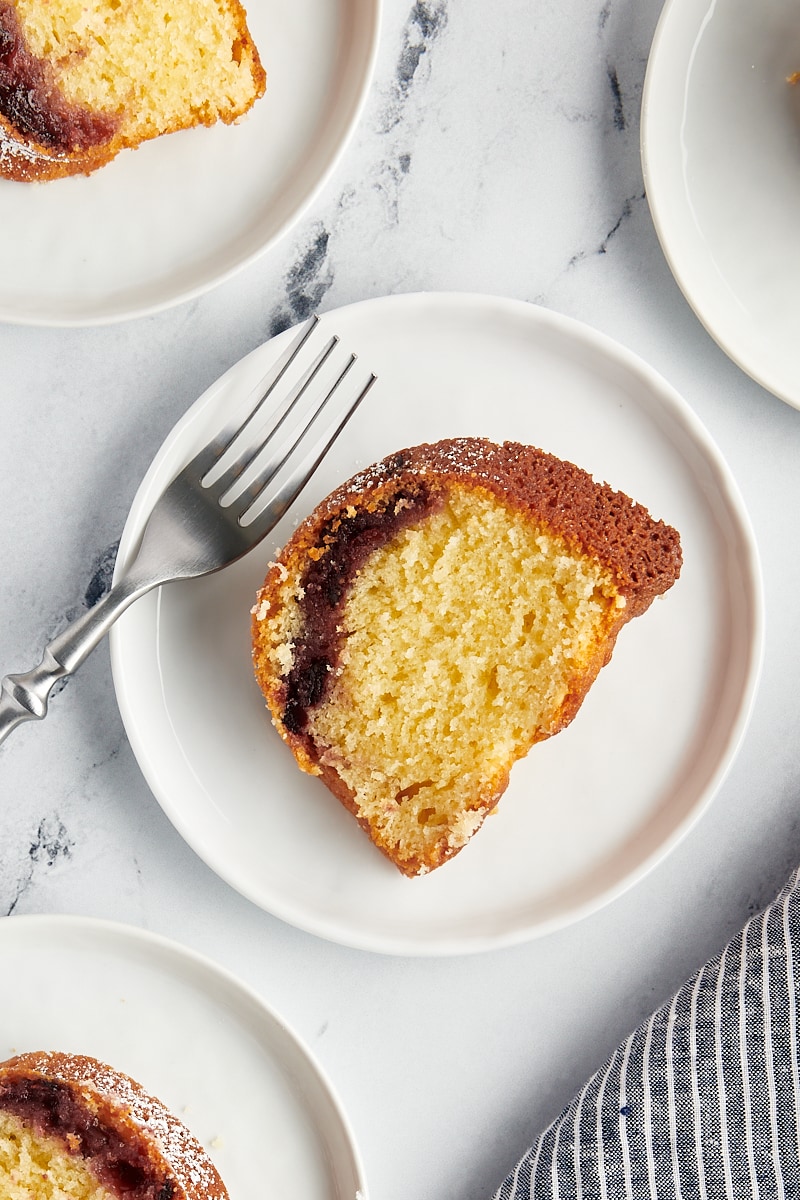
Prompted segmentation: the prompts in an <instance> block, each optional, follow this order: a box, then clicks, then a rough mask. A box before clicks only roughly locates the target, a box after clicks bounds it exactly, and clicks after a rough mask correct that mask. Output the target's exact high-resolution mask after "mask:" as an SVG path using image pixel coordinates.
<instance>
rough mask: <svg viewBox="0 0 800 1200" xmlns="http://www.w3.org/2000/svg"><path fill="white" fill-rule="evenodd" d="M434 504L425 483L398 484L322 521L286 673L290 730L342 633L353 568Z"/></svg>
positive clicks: (319, 689) (316, 693)
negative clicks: (385, 495) (367, 503)
mask: <svg viewBox="0 0 800 1200" xmlns="http://www.w3.org/2000/svg"><path fill="white" fill-rule="evenodd" d="M440 504H441V499H440V498H439V497H438V496H436V495H435V494H431V491H430V489H429V488H427V487H425V485H421V486H420V487H419V488H417V489H415V490H414V491H411V490H409V489H399V490H398V491H397V492H395V493H394V494H393V495H392V496H391V497H389V499H388V501H386V502H385V503H384V504H383V505H382V506H381V507H380V508H378V509H376V510H375V511H372V512H370V511H369V510H367V509H356V511H355V514H354V515H353V516H348V515H347V514H346V513H342V514H339V515H338V516H336V517H332V518H331V519H330V520H329V521H328V522H326V524H325V525H324V526H323V527H322V530H321V531H320V535H319V538H318V542H317V544H318V545H319V546H320V547H326V550H325V553H324V554H322V555H321V557H320V558H319V559H318V560H317V561H316V562H314V561H311V560H309V565H308V567H307V568H306V570H305V572H304V574H303V578H302V580H301V586H302V588H303V597H302V599H301V601H300V610H301V614H302V627H301V628H302V632H301V634H300V636H299V638H298V639H297V640H296V642H295V649H294V664H293V666H292V668H291V670H290V672H289V674H288V676H287V679H286V701H285V707H284V712H283V722H284V724H285V726H286V728H287V729H288V730H289V732H290V733H302V731H303V730H304V729H305V727H306V724H307V721H308V710H309V709H310V708H313V707H314V706H315V705H316V704H319V703H320V701H321V700H322V699H323V698H324V696H325V693H326V691H327V688H328V684H329V681H330V680H331V678H332V674H333V670H334V669H335V667H336V664H337V661H338V658H339V651H340V647H341V643H342V639H343V637H345V636H346V634H344V633H342V632H340V631H339V630H338V628H337V626H338V625H339V624H340V617H341V613H342V610H343V608H344V604H345V601H346V599H347V592H348V588H349V586H350V584H351V583H352V581H353V579H354V578H355V576H356V574H357V572H358V571H359V569H360V568H361V567H362V566H363V565H364V563H365V562H366V561H367V559H368V558H369V556H370V555H371V554H372V553H373V552H374V551H375V550H378V549H380V548H381V547H382V546H385V545H386V544H387V542H390V541H391V539H392V538H393V537H394V536H395V535H396V534H397V533H398V532H400V530H402V529H405V528H407V527H408V526H409V525H413V524H415V523H416V522H417V521H419V520H420V519H421V518H422V517H424V516H426V515H427V514H428V513H430V512H431V511H433V510H434V509H435V508H436V507H438V506H439V505H440Z"/></svg>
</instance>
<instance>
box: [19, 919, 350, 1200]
mask: <svg viewBox="0 0 800 1200" xmlns="http://www.w3.org/2000/svg"><path fill="white" fill-rule="evenodd" d="M0 958H2V962H3V970H2V972H0V1011H2V1014H3V1024H2V1040H0V1061H1V1060H3V1059H6V1058H9V1057H10V1056H11V1055H12V1054H19V1053H21V1052H22V1051H25V1050H63V1051H66V1052H69V1053H74V1054H88V1055H91V1056H92V1057H94V1058H99V1059H101V1060H102V1061H103V1062H107V1063H110V1064H112V1065H113V1066H115V1067H117V1068H118V1069H119V1070H121V1071H124V1072H125V1073H126V1074H127V1075H130V1076H132V1077H133V1078H134V1079H137V1080H138V1081H139V1083H140V1084H141V1085H142V1086H143V1087H144V1088H145V1089H146V1090H147V1091H149V1092H151V1093H152V1094H154V1095H156V1096H158V1097H159V1099H161V1100H162V1101H163V1102H164V1103H165V1104H166V1105H167V1107H168V1108H171V1109H172V1111H173V1112H174V1113H175V1114H176V1116H178V1117H180V1118H181V1120H182V1121H183V1122H184V1123H185V1124H186V1125H187V1126H188V1127H189V1128H190V1129H191V1131H192V1133H194V1135H195V1137H197V1139H198V1140H199V1141H200V1143H201V1144H202V1145H203V1146H204V1147H205V1148H206V1150H207V1151H208V1153H209V1155H210V1156H211V1158H212V1159H213V1161H214V1163H215V1164H216V1166H217V1169H218V1170H219V1173H220V1175H221V1176H222V1178H223V1180H224V1182H225V1184H226V1186H227V1188H228V1192H229V1194H230V1200H253V1198H254V1197H261V1196H263V1197H267V1196H269V1197H270V1200H356V1198H357V1197H358V1196H359V1195H360V1196H361V1197H363V1198H364V1200H366V1194H367V1192H366V1184H365V1182H364V1175H363V1170H362V1167H361V1164H360V1160H359V1155H358V1152H357V1150H356V1147H355V1145H354V1142H353V1138H352V1134H351V1132H350V1129H349V1127H348V1124H347V1120H346V1118H345V1116H344V1114H343V1112H342V1110H341V1107H340V1105H339V1102H338V1100H337V1098H336V1096H335V1094H334V1092H333V1091H332V1089H331V1086H330V1084H329V1083H328V1082H327V1080H326V1079H325V1077H324V1075H323V1074H322V1072H321V1070H320V1068H319V1067H318V1066H317V1064H316V1063H315V1062H314V1060H313V1059H312V1058H311V1056H310V1055H309V1053H308V1051H307V1050H306V1049H305V1048H304V1047H303V1045H302V1044H301V1042H300V1041H299V1040H298V1039H297V1037H296V1036H295V1035H294V1034H293V1033H292V1032H291V1031H290V1030H289V1029H288V1028H287V1027H286V1025H285V1024H284V1023H283V1021H281V1020H280V1018H279V1017H277V1016H276V1015H275V1013H273V1012H272V1011H271V1010H270V1009H269V1008H267V1006H266V1005H265V1004H264V1003H263V1001H262V1000H261V999H260V998H259V997H258V996H257V995H256V994H255V993H254V992H252V991H250V990H249V989H248V988H246V987H245V986H244V985H243V984H242V983H240V982H239V981H238V980H237V979H235V978H234V977H233V976H232V975H230V974H228V973H226V972H225V971H223V970H222V969H221V968H220V967H218V966H216V965H215V964H214V963H212V962H210V961H208V960H207V959H205V958H202V957H200V956H199V955H197V954H195V953H194V952H192V951H190V950H187V949H184V948H183V947H181V946H178V945H176V944H175V943H174V942H170V941H167V940H166V939H164V938H161V937H157V936H155V935H153V934H148V933H144V932H142V931H141V930H137V929H133V928H130V927H128V926H124V925H116V924H113V923H111V922H106V921H93V920H89V919H86V918H79V917H13V918H8V919H7V920H5V921H2V922H0Z"/></svg>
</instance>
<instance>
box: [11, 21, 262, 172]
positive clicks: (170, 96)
mask: <svg viewBox="0 0 800 1200" xmlns="http://www.w3.org/2000/svg"><path fill="white" fill-rule="evenodd" d="M265 87H266V75H265V72H264V69H263V67H262V65H261V61H260V58H259V55H258V51H257V49H256V46H255V44H254V42H253V39H252V37H251V35H250V32H249V30H248V26H247V18H246V14H245V11H244V9H243V8H242V7H241V5H240V4H239V3H238V0H148V3H146V4H142V3H140V0H48V2H47V3H46V4H43V3H42V2H41V0H0V175H2V176H5V177H7V178H10V179H16V180H21V181H31V180H44V179H54V178H59V177H61V176H64V175H74V174H79V173H84V174H89V173H90V172H91V171H94V170H96V169H97V168H98V167H101V166H103V165H104V164H105V163H107V162H109V161H110V160H111V159H112V158H113V157H114V156H115V155H116V154H118V153H119V151H120V150H123V149H126V148H134V147H136V146H139V145H141V143H142V142H143V141H146V140H148V139H150V138H154V137H158V136H160V135H161V134H165V133H172V132H175V131H177V130H179V129H188V128H191V127H193V126H196V125H213V124H214V123H215V122H216V121H224V122H226V123H228V124H230V123H231V122H232V121H235V120H237V119H238V118H239V117H241V116H242V115H243V114H244V113H246V112H247V111H248V110H249V109H250V108H251V107H252V105H253V104H254V103H255V101H256V100H257V99H258V98H259V97H260V96H262V95H263V93H264V90H265Z"/></svg>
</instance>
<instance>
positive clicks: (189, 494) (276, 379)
mask: <svg viewBox="0 0 800 1200" xmlns="http://www.w3.org/2000/svg"><path fill="white" fill-rule="evenodd" d="M318 323H319V322H318V319H317V318H316V317H312V318H311V320H310V321H308V322H307V323H306V324H305V325H303V326H302V327H301V329H300V331H299V333H298V335H297V337H295V338H294V340H293V341H292V343H291V344H290V345H289V347H288V349H287V350H286V351H285V353H284V354H283V355H282V356H281V357H280V358H279V359H278V361H277V362H276V363H275V364H274V365H273V366H272V367H271V368H270V370H269V371H268V372H267V374H266V375H265V377H264V378H263V379H262V380H261V381H260V382H259V384H258V386H257V388H256V389H254V396H253V400H252V402H251V403H250V405H249V411H248V412H247V414H246V416H245V417H244V419H243V420H241V419H240V420H233V421H231V422H230V423H229V424H228V425H227V426H226V427H225V428H224V429H222V430H221V431H220V432H219V433H218V434H217V436H216V437H214V438H213V439H212V440H211V441H210V442H209V443H208V445H206V446H204V447H203V449H202V450H200V452H199V453H198V454H196V455H195V457H194V458H193V459H192V460H191V462H189V463H188V464H187V466H185V467H184V468H183V470H182V471H180V472H179V474H178V475H176V477H175V478H174V479H173V480H172V482H171V483H170V484H169V485H168V486H167V488H166V489H165V491H164V492H163V493H162V494H161V496H160V497H159V498H158V500H157V501H156V503H155V506H154V507H153V510H152V512H151V513H150V516H149V517H148V519H147V522H146V524H145V527H144V532H143V534H142V538H141V541H140V543H139V547H138V550H137V551H136V554H135V556H134V558H133V560H132V561H131V563H130V565H129V566H128V568H127V570H126V571H125V572H124V574H122V575H121V577H120V578H119V579H118V580H117V581H116V582H115V583H114V585H113V587H112V588H111V589H110V591H109V592H107V593H106V595H105V596H103V597H102V598H101V599H100V600H99V601H98V603H97V604H95V605H94V607H93V608H91V609H89V611H88V612H86V613H84V614H83V615H82V616H81V617H79V618H78V620H77V621H75V622H74V623H73V624H72V625H70V626H69V627H68V628H67V629H65V630H64V632H63V633H61V634H59V635H58V636H57V637H56V638H54V639H53V640H52V641H51V642H50V643H49V644H48V645H47V646H46V647H45V650H44V655H43V657H42V661H41V663H40V664H39V666H38V667H35V668H34V669H33V670H32V671H27V672H26V673H24V674H21V675H7V676H6V677H5V679H3V681H2V685H0V742H2V741H3V740H4V739H5V738H6V737H7V736H8V734H9V733H10V732H11V730H12V729H14V728H15V727H16V726H17V725H19V724H20V723H21V722H22V721H29V720H41V719H42V718H43V717H45V716H46V715H47V703H48V698H49V696H50V692H51V689H52V688H53V686H54V684H56V683H57V682H58V680H60V679H63V678H64V676H66V675H71V674H72V673H73V672H74V671H76V670H77V668H78V667H79V666H80V665H81V663H82V662H84V660H85V659H86V658H87V657H88V655H89V654H90V653H91V651H92V650H94V648H95V646H97V645H98V643H99V642H100V641H102V639H103V638H104V637H105V635H106V634H107V633H108V631H109V629H110V628H111V626H112V625H113V623H114V621H116V619H117V617H119V616H120V614H121V613H123V612H124V611H125V609H126V608H128V607H129V605H131V604H133V602H134V600H138V599H139V597H140V596H143V595H144V594H145V593H146V592H149V591H151V589H153V588H155V587H159V586H160V585H161V584H164V583H169V582H170V581H172V580H175V579H194V578H197V577H198V576H201V575H209V574H211V573H212V572H213V571H219V570H221V569H222V568H223V567H226V566H228V565H229V564H230V563H233V562H235V561H236V560H237V559H239V558H241V557H242V555H244V554H246V553H247V552H248V551H249V550H251V549H252V548H253V547H254V546H256V545H257V544H258V543H259V542H260V541H261V540H262V539H263V538H264V537H266V535H267V534H268V533H269V532H270V530H271V529H273V528H274V527H275V525H276V524H277V523H278V521H279V520H280V519H281V517H282V516H283V515H284V514H285V513H286V511H287V509H288V508H289V507H290V505H291V504H292V503H293V502H294V500H295V499H296V498H297V496H298V495H299V493H300V491H301V490H302V489H303V488H304V487H305V485H306V483H308V481H309V479H310V478H311V476H312V475H313V473H314V471H315V470H316V469H317V467H318V466H319V464H320V463H321V462H322V459H323V458H324V457H325V455H326V454H327V452H328V450H329V449H330V447H331V446H332V445H333V443H334V441H335V440H336V438H337V437H338V436H339V434H340V433H341V431H342V429H343V428H344V426H345V425H346V423H347V421H348V420H349V419H350V417H351V416H352V414H353V413H354V412H355V410H356V408H357V407H358V405H359V404H360V403H361V401H362V400H363V399H364V397H365V396H366V394H367V392H368V391H369V389H370V388H371V387H372V385H373V383H374V382H375V378H376V377H375V375H372V374H370V375H369V377H368V378H367V380H366V383H363V384H362V386H361V387H360V388H358V385H357V390H356V393H355V395H353V396H351V397H350V398H348V399H347V401H346V402H345V403H343V404H341V405H340V407H339V409H338V412H337V415H336V416H335V417H328V413H326V412H325V410H326V409H327V408H328V405H329V404H331V402H332V401H333V399H334V397H335V396H336V397H340V396H341V392H340V386H341V384H342V382H343V380H344V379H345V376H347V374H348V373H349V371H350V369H351V368H352V366H353V364H354V363H355V361H356V356H355V355H354V354H351V355H350V356H349V357H348V359H347V362H346V365H345V366H344V368H343V369H341V370H338V373H336V375H335V378H334V380H333V382H332V383H326V382H325V372H324V370H323V368H325V366H326V364H328V372H329V373H330V368H331V365H332V360H331V355H332V354H333V351H334V349H335V347H336V346H337V344H338V341H339V339H338V338H337V337H331V338H330V339H329V340H327V342H326V343H325V344H324V345H323V348H322V349H321V350H318V349H317V347H318V345H319V338H320V332H321V331H320V330H319V329H318ZM309 355H310V356H311V362H310V365H308V366H305V367H304V363H305V361H306V359H308V357H309ZM298 367H299V369H300V371H301V375H300V378H299V380H297V381H296V382H295V383H294V384H290V383H289V380H288V379H287V373H288V372H289V370H290V368H293V372H294V369H296V368H298ZM320 384H322V387H320ZM270 397H272V398H273V399H274V400H276V404H275V407H274V409H273V411H272V413H271V414H270V419H269V427H268V432H267V433H266V435H265V434H264V431H263V429H262V430H261V432H260V434H259V435H258V436H256V434H255V423H256V421H255V419H256V416H257V415H258V413H259V412H260V411H261V410H262V409H263V407H264V405H265V404H266V402H267V400H268V399H269V398H270ZM337 403H338V400H337ZM323 415H324V416H325V417H326V418H327V420H326V421H325V422H324V423H323V422H322V417H323ZM290 418H291V421H290ZM318 418H319V424H318ZM320 426H322V430H324V432H323V431H320V432H319V433H318V434H317V436H316V437H315V436H314V434H315V431H316V430H317V429H320ZM312 452H313V457H312V458H311V459H309V455H310V454H312ZM298 455H299V456H300V457H299V461H297V462H296V465H295V466H292V465H291V460H296V458H297V456H298ZM237 483H238V484H240V485H241V486H240V487H239V488H238V489H237Z"/></svg>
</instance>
